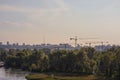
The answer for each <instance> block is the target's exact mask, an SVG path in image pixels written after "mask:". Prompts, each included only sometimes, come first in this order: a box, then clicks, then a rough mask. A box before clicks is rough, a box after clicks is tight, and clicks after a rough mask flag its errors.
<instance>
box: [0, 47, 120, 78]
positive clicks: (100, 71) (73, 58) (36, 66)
mask: <svg viewBox="0 0 120 80" xmlns="http://www.w3.org/2000/svg"><path fill="white" fill-rule="evenodd" d="M0 60H1V61H4V62H5V67H6V68H18V69H23V70H28V71H32V72H64V73H78V74H81V75H83V74H94V75H99V76H105V77H109V78H113V79H118V80H119V79H120V48H119V47H117V48H115V47H113V48H111V49H109V50H107V51H103V52H100V51H96V50H95V49H94V48H91V47H88V48H81V49H80V50H73V51H70V50H56V51H49V50H47V51H46V50H36V49H34V50H29V49H25V50H15V49H11V50H9V51H5V50H3V49H0Z"/></svg>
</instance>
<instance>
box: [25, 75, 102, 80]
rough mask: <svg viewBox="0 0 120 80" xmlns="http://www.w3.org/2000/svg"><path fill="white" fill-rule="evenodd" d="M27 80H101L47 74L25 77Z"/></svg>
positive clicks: (88, 76) (97, 79)
mask: <svg viewBox="0 0 120 80" xmlns="http://www.w3.org/2000/svg"><path fill="white" fill-rule="evenodd" d="M26 78H27V80H103V79H102V78H100V77H97V76H94V75H86V76H53V75H47V74H30V75H28V76H26Z"/></svg>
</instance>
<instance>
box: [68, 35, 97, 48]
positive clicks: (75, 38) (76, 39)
mask: <svg viewBox="0 0 120 80" xmlns="http://www.w3.org/2000/svg"><path fill="white" fill-rule="evenodd" d="M78 39H80V40H84V39H97V38H77V36H75V37H74V38H70V40H74V41H75V47H77V41H78Z"/></svg>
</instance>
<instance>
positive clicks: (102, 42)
mask: <svg viewBox="0 0 120 80" xmlns="http://www.w3.org/2000/svg"><path fill="white" fill-rule="evenodd" d="M99 43H100V44H101V46H103V45H104V44H105V43H108V41H98V42H86V43H85V44H88V45H89V46H90V47H91V45H92V44H99Z"/></svg>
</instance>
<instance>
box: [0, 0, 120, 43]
mask: <svg viewBox="0 0 120 80" xmlns="http://www.w3.org/2000/svg"><path fill="white" fill-rule="evenodd" d="M119 4H120V1H119V0H1V1H0V42H4V43H5V42H7V41H10V42H11V43H14V42H18V43H24V42H25V43H27V44H40V43H43V42H46V43H52V44H53V43H71V44H72V43H74V42H73V41H70V40H69V38H70V37H74V36H78V37H79V38H90V37H92V38H93V37H97V38H99V39H98V40H97V41H109V42H110V43H112V44H120V37H119V35H120V31H119V30H120V22H119V21H120V5H119ZM90 41H91V40H90ZM94 41H95V40H94ZM81 42H82V41H81V40H79V41H78V43H81Z"/></svg>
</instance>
